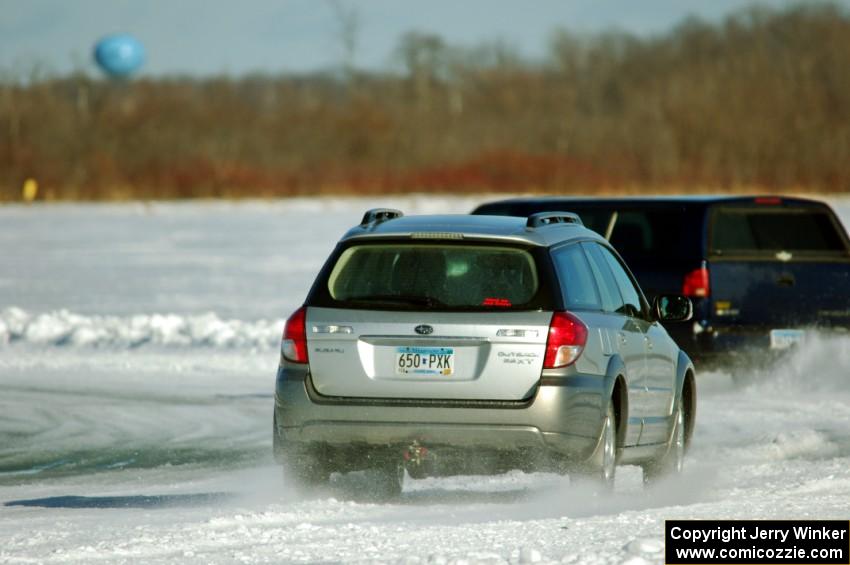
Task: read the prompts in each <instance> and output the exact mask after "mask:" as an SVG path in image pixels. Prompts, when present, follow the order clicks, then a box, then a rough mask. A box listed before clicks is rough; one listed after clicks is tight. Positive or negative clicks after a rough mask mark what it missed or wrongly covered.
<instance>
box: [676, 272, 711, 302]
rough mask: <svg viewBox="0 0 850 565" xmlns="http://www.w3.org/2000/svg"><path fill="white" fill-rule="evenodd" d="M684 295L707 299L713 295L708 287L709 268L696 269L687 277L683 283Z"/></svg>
mask: <svg viewBox="0 0 850 565" xmlns="http://www.w3.org/2000/svg"><path fill="white" fill-rule="evenodd" d="M682 294H684V295H685V296H688V297H690V298H706V297H707V296H709V295H710V294H711V289H710V288H709V286H708V268H707V267H705V266H703V267H700V268H699V269H694V270H693V271H691V272H690V273H688V274H687V275H685V280H684V282H683V283H682Z"/></svg>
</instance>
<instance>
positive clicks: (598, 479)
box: [577, 403, 617, 491]
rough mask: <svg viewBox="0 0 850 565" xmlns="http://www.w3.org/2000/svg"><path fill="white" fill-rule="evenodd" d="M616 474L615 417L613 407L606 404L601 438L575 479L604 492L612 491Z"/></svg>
mask: <svg viewBox="0 0 850 565" xmlns="http://www.w3.org/2000/svg"><path fill="white" fill-rule="evenodd" d="M616 472H617V417H616V415H615V414H614V406H613V405H612V404H610V403H609V404H608V409H607V410H606V412H605V420H604V421H603V423H602V438H601V441H600V443H599V446H598V447H597V448H596V452H595V453H594V454H593V457H592V458H591V460H590V461H589V462H588V465H587V466H586V467H585V468H584V469H582V470H581V471H580V472H579V473H578V475H577V478H578V479H579V480H580V481H582V482H588V483H590V484H592V485H594V486H596V487H600V488H601V489H602V490H605V491H612V490H614V478H615V475H616Z"/></svg>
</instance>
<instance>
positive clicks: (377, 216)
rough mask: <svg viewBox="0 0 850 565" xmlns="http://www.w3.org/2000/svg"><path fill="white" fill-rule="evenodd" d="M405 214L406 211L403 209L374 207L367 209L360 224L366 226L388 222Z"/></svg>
mask: <svg viewBox="0 0 850 565" xmlns="http://www.w3.org/2000/svg"><path fill="white" fill-rule="evenodd" d="M402 216H404V212H402V211H401V210H395V209H393V208H372V209H371V210H367V211H366V213H365V214H363V219H362V220H360V225H361V226H363V227H366V226H368V225H370V224H374V225H378V224H380V223H383V222H386V221H388V220H394V219H396V218H400V217H402Z"/></svg>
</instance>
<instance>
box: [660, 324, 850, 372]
mask: <svg viewBox="0 0 850 565" xmlns="http://www.w3.org/2000/svg"><path fill="white" fill-rule="evenodd" d="M697 328H699V329H697ZM772 329H799V330H803V331H805V332H807V334H811V335H814V334H817V335H826V336H830V335H838V336H850V332H848V329H847V328H838V327H829V328H817V327H812V326H807V327H794V326H782V327H781V328H780V327H777V328H768V327H761V326H715V325H712V323H711V321H704V322H701V323H696V322H690V323H688V324H675V325H674V326H673V327H671V328H668V332H669V333H670V336H671V337H672V338H673V339H674V340H675V341H676V343H677V344H678V345H679V347H681V348H682V350H684V351H685V352H686V353H687V354H688V356H689V357H691V359H693V360H694V362H695V363H700V362H702V363H706V362H709V363H711V364H718V365H723V364H727V363H740V362H742V361H747V360H750V361H752V362H754V363H759V362H762V361H764V360H765V359H768V360H769V359H775V358H778V357H780V356H782V355H784V354H785V353H787V352H788V351H789V349H772V348H771V340H770V332H771V330H772Z"/></svg>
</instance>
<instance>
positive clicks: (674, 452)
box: [643, 399, 687, 483]
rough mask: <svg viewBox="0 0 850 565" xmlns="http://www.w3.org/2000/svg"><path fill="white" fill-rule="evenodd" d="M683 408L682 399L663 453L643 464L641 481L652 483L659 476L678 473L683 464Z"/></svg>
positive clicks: (685, 431) (684, 435)
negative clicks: (668, 441)
mask: <svg viewBox="0 0 850 565" xmlns="http://www.w3.org/2000/svg"><path fill="white" fill-rule="evenodd" d="M686 433H687V430H686V429H685V410H684V407H683V406H682V401H681V399H680V401H679V402H678V407H677V408H676V412H675V414H674V420H673V433H672V434H671V435H670V443H669V444H668V445H667V449H666V451H665V452H664V455H663V456H662V457H660V458H659V459H657V460H655V461H652V462H650V463H647V464H646V465H644V466H643V482H644V483H652V482H654V481H656V480H658V479H660V478H661V477H665V476H674V475H679V474H681V472H682V469H683V468H684V465H685V437H686Z"/></svg>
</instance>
